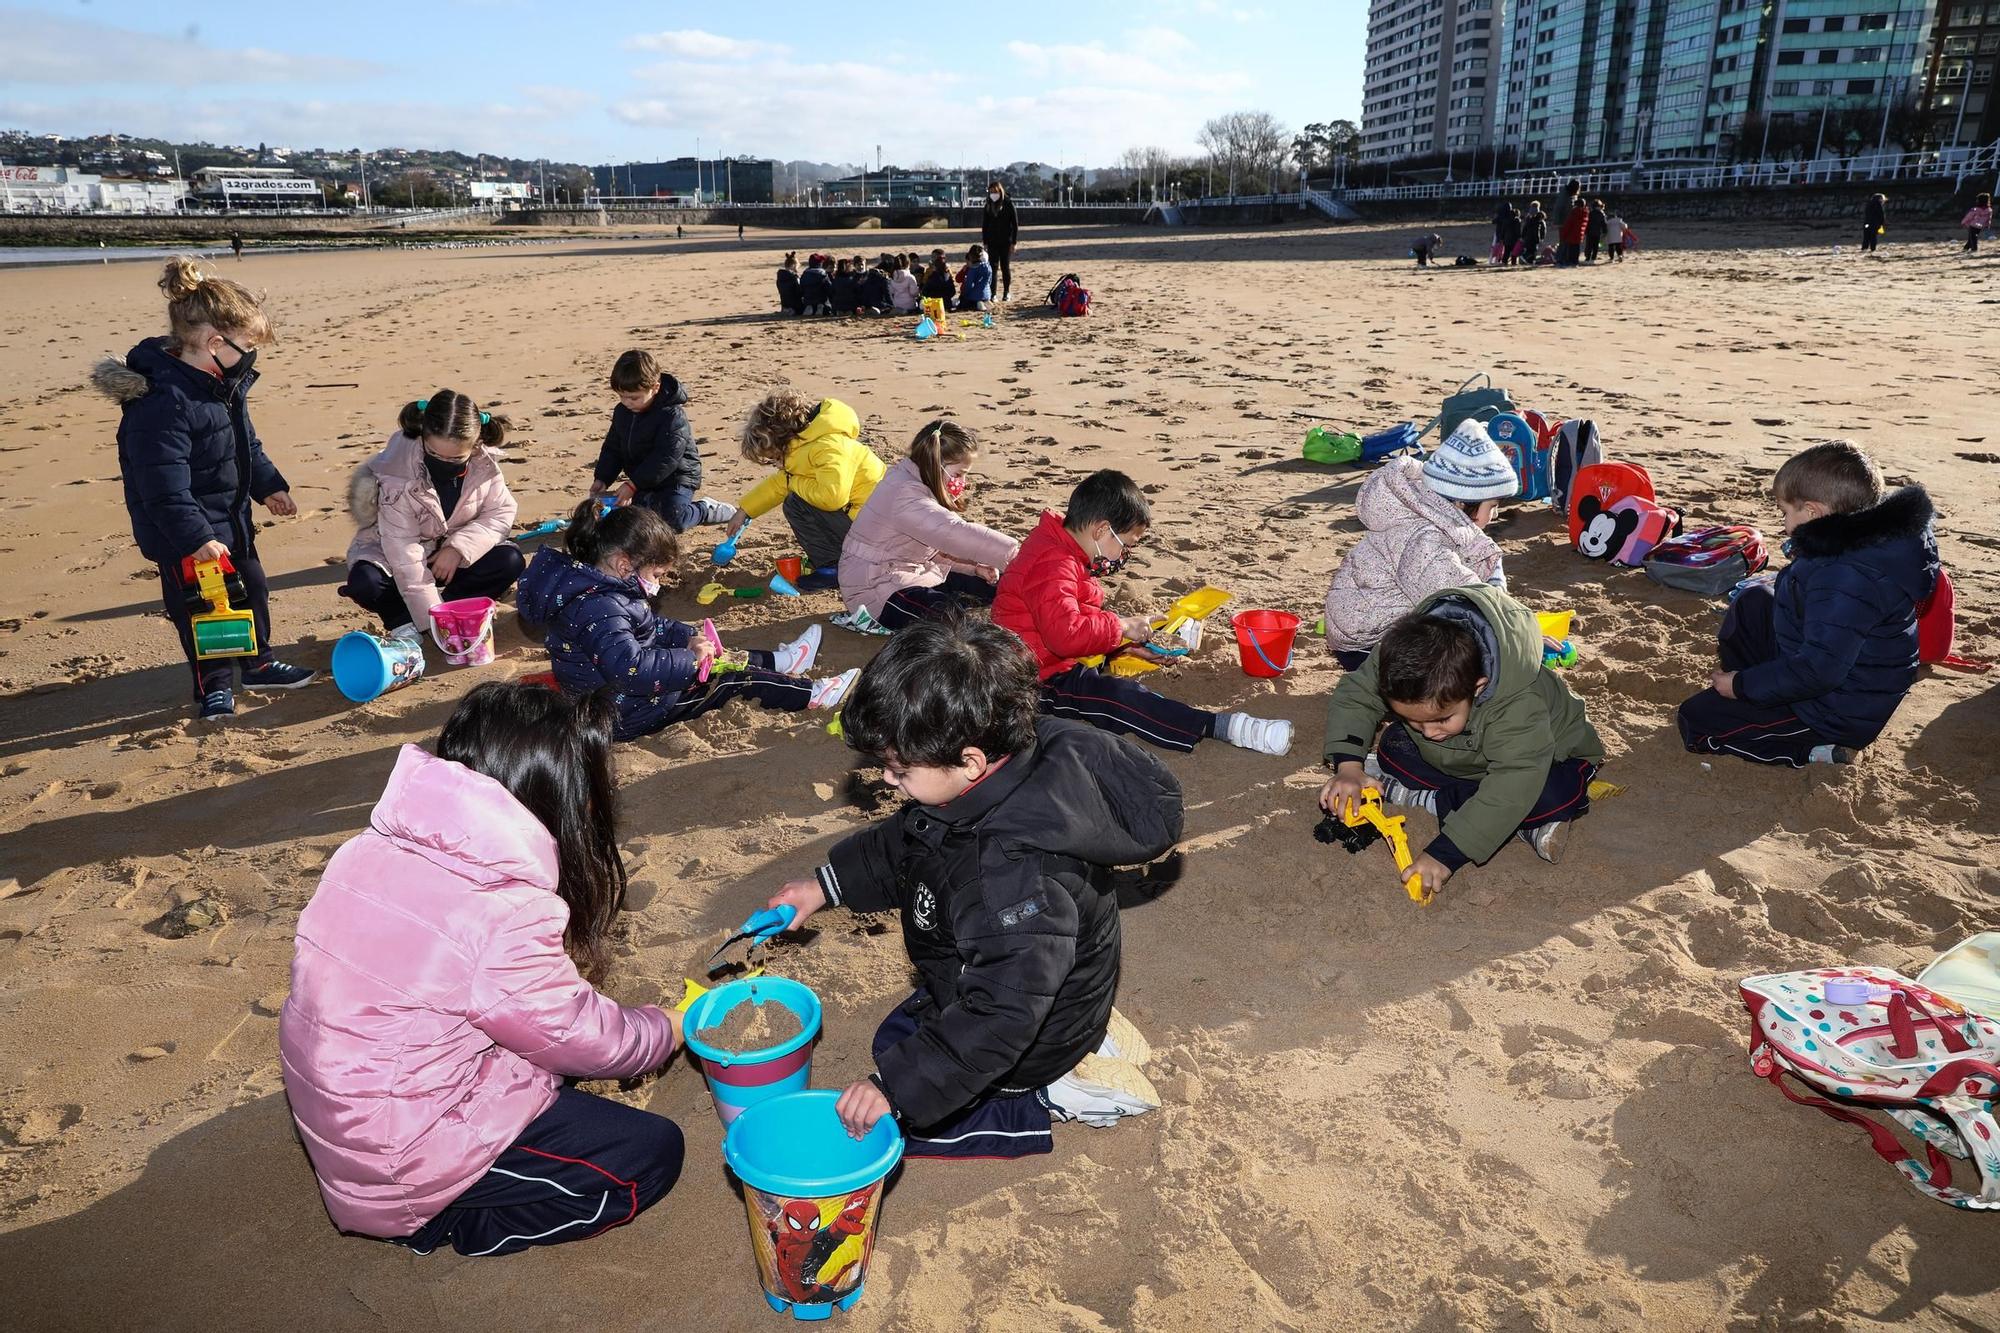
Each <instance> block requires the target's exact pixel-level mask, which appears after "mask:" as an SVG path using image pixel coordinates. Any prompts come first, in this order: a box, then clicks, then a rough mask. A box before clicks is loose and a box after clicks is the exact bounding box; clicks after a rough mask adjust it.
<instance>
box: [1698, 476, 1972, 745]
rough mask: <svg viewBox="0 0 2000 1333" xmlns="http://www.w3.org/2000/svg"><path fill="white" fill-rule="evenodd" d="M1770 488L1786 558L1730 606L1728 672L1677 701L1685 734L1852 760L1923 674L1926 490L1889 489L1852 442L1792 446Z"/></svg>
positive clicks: (1928, 571)
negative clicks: (1774, 575)
mask: <svg viewBox="0 0 2000 1333" xmlns="http://www.w3.org/2000/svg"><path fill="white" fill-rule="evenodd" d="M1771 493H1772V497H1773V498H1774V499H1775V500H1776V501H1777V504H1778V510H1779V512H1780V513H1781V514H1783V515H1784V520H1785V532H1786V533H1787V534H1788V535H1789V536H1790V537H1791V541H1790V542H1788V543H1787V549H1788V550H1789V551H1790V552H1791V555H1792V563H1791V564H1790V565H1788V566H1786V567H1785V569H1784V570H1783V572H1781V573H1780V574H1779V575H1778V579H1777V582H1776V583H1775V584H1774V585H1772V586H1771V587H1769V588H1762V587H1752V588H1748V589H1746V590H1744V592H1743V593H1742V595H1741V596H1739V597H1738V598H1737V599H1736V603H1735V605H1734V606H1732V607H1731V608H1730V610H1729V615H1728V617H1727V618H1726V619H1724V621H1723V623H1722V638H1721V643H1720V655H1721V658H1722V670H1720V671H1717V672H1715V673H1714V675H1713V676H1712V677H1711V678H1710V682H1709V688H1708V689H1706V690H1703V691H1702V692H1701V693H1700V694H1697V695H1695V696H1694V697H1693V698H1692V699H1689V700H1688V701H1687V702H1686V703H1684V704H1682V705H1681V707H1680V729H1681V739H1682V740H1683V741H1684V742H1686V744H1687V748H1688V749H1690V750H1695V751H1707V752H1713V753H1727V754H1734V755H1738V756H1741V757H1742V758H1745V759H1751V760H1755V761H1757V762H1759V763H1766V764H1791V765H1793V766H1794V767H1798V766H1800V765H1803V764H1807V763H1828V762H1832V763H1845V762H1849V761H1851V760H1852V759H1853V758H1854V751H1856V750H1858V749H1860V748H1861V747H1862V746H1864V745H1867V744H1868V743H1869V742H1871V741H1873V740H1874V739H1875V738H1876V737H1877V736H1879V735H1881V734H1882V729H1883V728H1884V727H1886V726H1887V725H1888V724H1889V719H1890V717H1891V716H1893V715H1894V713H1895V711H1896V706H1897V705H1898V704H1900V703H1902V701H1903V696H1904V695H1905V694H1908V693H1909V690H1910V686H1911V685H1912V684H1913V683H1914V682H1915V681H1916V678H1917V607H1918V606H1919V605H1921V604H1922V603H1923V602H1924V600H1925V599H1927V598H1928V597H1929V596H1930V594H1931V590H1932V588H1934V587H1935V586H1936V584H1937V576H1938V553H1937V539H1936V537H1935V536H1934V535H1933V534H1932V531H1931V521H1932V517H1933V510H1932V508H1931V501H1930V496H1928V495H1927V494H1925V493H1924V488H1923V487H1921V486H1905V487H1903V488H1902V489H1900V490H1898V491H1895V492H1894V493H1892V494H1890V495H1888V496H1886V497H1885V496H1884V495H1883V494H1882V474H1881V472H1880V471H1879V470H1878V469H1877V468H1876V466H1875V464H1874V462H1873V461H1872V460H1871V459H1870V458H1869V457H1868V455H1866V454H1864V453H1862V452H1861V451H1860V450H1859V449H1857V448H1855V447H1854V446H1853V445H1851V444H1846V443H1832V444H1818V445H1814V446H1813V447H1812V448H1810V449H1807V450H1805V451H1804V452H1803V453H1799V454H1795V455H1793V456H1792V457H1791V458H1790V459H1788V460H1787V461H1786V462H1785V465H1784V466H1783V467H1781V468H1779V469H1778V476H1777V479H1776V480H1775V481H1774V482H1773V483H1772V485H1771Z"/></svg>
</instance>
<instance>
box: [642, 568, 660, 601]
mask: <svg viewBox="0 0 2000 1333" xmlns="http://www.w3.org/2000/svg"><path fill="white" fill-rule="evenodd" d="M638 579H639V591H640V592H643V593H645V594H646V597H647V599H648V600H650V599H652V598H654V597H658V596H659V595H660V585H659V584H658V583H656V582H654V581H653V580H652V579H649V578H647V577H646V576H645V575H644V574H640V575H638Z"/></svg>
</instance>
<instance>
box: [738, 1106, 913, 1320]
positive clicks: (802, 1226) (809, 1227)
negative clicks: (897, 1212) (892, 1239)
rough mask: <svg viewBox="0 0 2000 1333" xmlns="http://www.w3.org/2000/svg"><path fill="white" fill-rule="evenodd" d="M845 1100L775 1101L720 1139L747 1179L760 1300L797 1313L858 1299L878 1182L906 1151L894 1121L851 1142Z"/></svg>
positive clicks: (815, 1315)
mask: <svg viewBox="0 0 2000 1333" xmlns="http://www.w3.org/2000/svg"><path fill="white" fill-rule="evenodd" d="M839 1100H840V1094H839V1093H838V1092H836V1091H834V1090H832V1089H830V1088H822V1089H818V1090H816V1091H812V1092H792V1093H786V1094H785V1095H784V1096H781V1097H772V1098H769V1099H767V1100H765V1101H761V1102H758V1103H757V1104H756V1105H754V1106H751V1107H749V1108H748V1109H746V1110H745V1111H744V1112H743V1114H741V1115H739V1116H737V1117H736V1120H735V1122H734V1123H733V1124H731V1125H730V1126H729V1133H728V1134H727V1135H726V1136H725V1137H724V1138H723V1140H722V1156H723V1160H724V1161H726V1162H728V1163H729V1169H730V1170H731V1171H733V1172H735V1173H736V1178H737V1179H738V1180H740V1181H742V1182H743V1203H744V1208H745V1210H746V1211H747V1212H748V1214H749V1217H750V1248H751V1249H752V1250H753V1251H754V1252H755V1253H756V1256H757V1277H758V1280H759V1282H761V1283H762V1285H763V1289H764V1300H765V1301H766V1303H768V1304H769V1305H770V1307H771V1308H772V1309H773V1310H776V1311H778V1312H779V1313H780V1314H783V1313H785V1312H786V1311H787V1310H789V1311H790V1312H791V1315H792V1318H794V1319H802V1320H818V1319H826V1318H828V1317H830V1316H831V1315H832V1314H833V1312H834V1310H835V1309H841V1310H847V1309H851V1308H852V1307H853V1305H854V1303H855V1302H856V1301H858V1300H860V1299H861V1289H862V1287H863V1286H864V1285H865V1284H866V1283H867V1280H868V1259H869V1256H870V1255H872V1254H873V1253H874V1252H875V1223H876V1218H877V1216H878V1214H879V1212H880V1207H881V1202H882V1182H883V1181H885V1180H887V1179H888V1176H889V1173H890V1172H891V1171H893V1170H895V1168H896V1163H897V1162H899V1161H901V1160H902V1157H903V1132H902V1131H901V1130H900V1129H898V1128H897V1127H896V1122H895V1120H894V1118H892V1117H890V1116H883V1117H882V1118H881V1119H880V1120H878V1121H876V1122H875V1127H874V1128H873V1129H871V1130H869V1131H868V1133H867V1134H866V1135H864V1136H863V1137H861V1138H859V1139H855V1138H852V1137H850V1136H849V1135H848V1133H847V1130H846V1128H845V1127H844V1126H843V1125H842V1124H841V1123H840V1117H839V1116H838V1115H837V1114H835V1112H834V1104H835V1103H836V1102H838V1101H839Z"/></svg>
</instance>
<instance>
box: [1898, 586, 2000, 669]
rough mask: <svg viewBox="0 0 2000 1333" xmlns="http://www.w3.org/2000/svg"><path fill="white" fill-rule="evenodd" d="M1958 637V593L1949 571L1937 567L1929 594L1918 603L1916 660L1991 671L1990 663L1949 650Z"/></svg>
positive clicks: (1938, 664)
mask: <svg viewBox="0 0 2000 1333" xmlns="http://www.w3.org/2000/svg"><path fill="white" fill-rule="evenodd" d="M1957 636H1958V594H1957V593H1956V592H1954V591H1953V590H1952V586H1951V574H1950V572H1949V571H1948V570H1946V569H1945V567H1944V566H1943V565H1939V566H1938V576H1937V583H1936V584H1935V585H1933V586H1932V588H1931V595H1930V596H1928V597H1926V598H1924V600H1923V601H1922V602H1919V603H1918V604H1917V660H1918V661H1919V662H1928V663H1931V664H1933V665H1936V666H1948V667H1957V668H1958V669H1959V670H1961V671H1990V670H1991V669H1992V667H1993V664H1992V663H1991V662H1976V661H1974V660H1973V659H1971V658H1969V657H1960V656H1959V655H1958V654H1957V653H1955V652H1953V651H1952V650H1951V649H1952V640H1953V639H1954V638H1956V637H1957Z"/></svg>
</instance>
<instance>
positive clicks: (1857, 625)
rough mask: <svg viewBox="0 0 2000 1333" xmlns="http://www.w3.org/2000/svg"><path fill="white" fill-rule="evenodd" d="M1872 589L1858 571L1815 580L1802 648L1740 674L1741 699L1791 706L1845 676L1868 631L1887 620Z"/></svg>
mask: <svg viewBox="0 0 2000 1333" xmlns="http://www.w3.org/2000/svg"><path fill="white" fill-rule="evenodd" d="M1869 590H1870V585H1869V584H1867V583H1866V582H1865V581H1863V580H1862V578H1861V577H1860V576H1859V575H1856V576H1855V577H1854V578H1852V579H1838V580H1835V579H1819V580H1816V581H1815V582H1814V585H1813V586H1812V587H1811V588H1809V589H1806V590H1804V591H1803V593H1802V596H1803V597H1804V599H1805V605H1806V606H1807V608H1809V609H1808V611H1807V614H1806V617H1805V624H1804V625H1803V626H1802V634H1803V637H1802V639H1801V642H1800V643H1799V646H1798V648H1797V649H1795V650H1794V651H1792V652H1789V653H1783V654H1780V655H1779V656H1777V657H1774V658H1772V659H1771V660H1770V661H1768V662H1759V663H1758V664H1757V665H1755V666H1752V667H1745V668H1744V669H1743V670H1741V671H1739V672H1737V673H1736V697H1737V698H1739V699H1741V700H1743V701H1744V702H1745V703H1756V704H1788V703H1792V702H1794V701H1796V700H1799V699H1811V698H1815V697H1817V696H1819V695H1822V694H1825V693H1827V692H1828V691H1830V690H1832V689H1833V688H1834V687H1835V686H1837V685H1839V684H1840V683H1841V682H1842V681H1844V680H1846V679H1847V677H1848V675H1849V673H1850V672H1852V671H1853V670H1854V663H1855V661H1856V660H1857V659H1858V658H1859V657H1860V656H1861V645H1862V642H1863V641H1864V640H1865V639H1866V638H1867V635H1868V630H1869V629H1870V628H1871V627H1872V626H1874V625H1876V624H1877V623H1879V622H1880V621H1881V619H1882V618H1883V612H1882V609H1881V608H1879V607H1877V606H1876V605H1874V604H1873V603H1872V602H1871V601H1870V599H1869V598H1868V597H1867V595H1866V594H1867V592H1868V591H1869Z"/></svg>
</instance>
